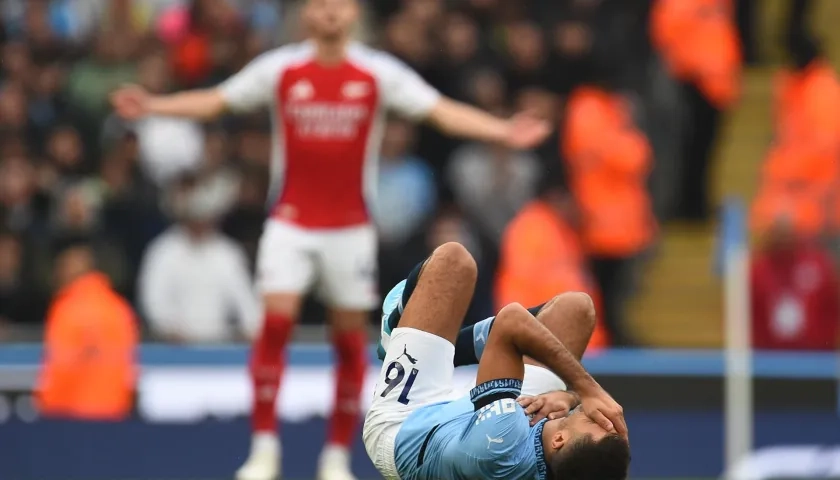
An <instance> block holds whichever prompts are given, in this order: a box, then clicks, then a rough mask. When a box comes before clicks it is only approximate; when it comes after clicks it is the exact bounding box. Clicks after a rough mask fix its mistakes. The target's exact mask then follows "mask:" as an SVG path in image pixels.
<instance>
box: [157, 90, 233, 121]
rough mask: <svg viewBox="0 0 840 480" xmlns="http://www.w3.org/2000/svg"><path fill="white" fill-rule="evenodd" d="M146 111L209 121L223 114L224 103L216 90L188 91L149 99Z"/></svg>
mask: <svg viewBox="0 0 840 480" xmlns="http://www.w3.org/2000/svg"><path fill="white" fill-rule="evenodd" d="M147 109H148V112H149V113H151V114H154V115H162V116H169V117H185V118H192V119H196V120H211V119H213V118H216V117H218V116H219V115H221V114H222V112H224V110H225V101H224V98H223V97H222V94H221V93H220V92H219V91H218V90H216V89H206V90H189V91H186V92H179V93H174V94H171V95H160V96H155V97H151V98H150V99H149V102H148V104H147Z"/></svg>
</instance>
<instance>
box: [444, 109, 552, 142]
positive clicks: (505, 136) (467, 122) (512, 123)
mask: <svg viewBox="0 0 840 480" xmlns="http://www.w3.org/2000/svg"><path fill="white" fill-rule="evenodd" d="M428 121H429V122H430V123H431V124H432V125H434V126H436V127H437V128H438V129H439V130H440V131H442V132H444V133H446V134H447V135H451V136H453V137H462V138H469V139H472V140H477V141H481V142H492V143H497V144H501V145H506V146H508V147H510V148H522V149H524V148H531V147H534V146H536V145H539V144H540V143H542V141H543V140H545V138H546V137H547V136H548V134H549V127H548V123H547V122H545V121H543V120H540V119H538V118H535V117H533V116H531V115H528V114H524V113H523V114H520V115H516V116H514V117H513V118H511V119H502V118H499V117H496V116H494V115H491V114H489V113H487V112H485V111H483V110H480V109H478V108H475V107H472V106H470V105H467V104H465V103H461V102H456V101H454V100H452V99H449V98H445V97H441V98H440V100H438V102H437V103H436V104H435V106H434V107H433V108H432V110H431V111H430V112H429V116H428Z"/></svg>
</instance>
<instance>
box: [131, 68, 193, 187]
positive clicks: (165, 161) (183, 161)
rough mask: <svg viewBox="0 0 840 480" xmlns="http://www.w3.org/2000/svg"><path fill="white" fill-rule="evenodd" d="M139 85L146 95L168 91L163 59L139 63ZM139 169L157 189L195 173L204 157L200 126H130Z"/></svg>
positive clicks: (171, 122)
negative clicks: (138, 153) (138, 149)
mask: <svg viewBox="0 0 840 480" xmlns="http://www.w3.org/2000/svg"><path fill="white" fill-rule="evenodd" d="M138 77H139V82H140V85H141V86H142V87H143V88H145V89H147V90H148V91H149V92H150V93H153V94H159V93H165V92H166V91H167V90H168V89H169V84H170V76H169V67H168V65H167V63H166V59H165V57H163V56H162V55H161V54H159V53H154V54H151V55H149V56H147V57H145V58H144V59H143V61H142V62H141V63H140V67H139V72H138ZM134 130H135V131H136V133H137V139H138V142H139V148H140V161H141V165H142V167H143V169H144V170H145V172H146V174H147V175H148V177H149V178H150V179H152V180H153V181H154V182H155V184H156V185H157V186H158V187H165V186H166V185H167V184H168V183H169V182H170V181H172V180H173V179H175V178H177V177H178V176H179V175H181V174H183V173H186V172H195V171H196V170H197V169H198V168H199V166H200V164H201V161H202V157H203V155H204V152H203V149H204V142H205V138H204V132H203V131H202V129H201V125H200V124H198V123H196V122H193V121H190V120H186V119H183V118H172V117H160V116H150V117H147V118H143V119H142V120H139V121H138V122H136V124H135V125H134Z"/></svg>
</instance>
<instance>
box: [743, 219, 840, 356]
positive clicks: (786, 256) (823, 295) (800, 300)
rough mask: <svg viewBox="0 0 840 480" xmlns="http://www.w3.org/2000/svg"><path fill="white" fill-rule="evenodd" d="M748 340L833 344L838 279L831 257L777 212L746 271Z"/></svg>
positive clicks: (785, 346)
mask: <svg viewBox="0 0 840 480" xmlns="http://www.w3.org/2000/svg"><path fill="white" fill-rule="evenodd" d="M750 283H751V287H750V294H751V307H752V328H753V345H754V347H755V348H760V349H772V350H829V351H832V350H835V349H836V348H837V347H838V338H840V337H838V333H840V328H838V327H839V326H840V298H838V296H840V282H838V278H837V273H836V272H835V267H834V265H833V263H832V260H831V257H830V256H829V254H828V253H827V252H825V251H823V250H822V249H821V248H820V247H818V246H817V245H816V244H815V243H814V242H812V241H808V240H806V239H803V238H801V237H799V236H797V234H796V231H795V229H794V226H793V224H792V222H791V219H790V218H787V217H779V218H777V219H776V221H775V222H774V223H773V224H772V226H771V227H770V229H769V230H768V231H767V232H766V234H765V236H764V244H763V245H762V246H761V248H760V249H759V250H758V252H757V253H756V255H755V257H754V258H753V260H752V267H751V271H750Z"/></svg>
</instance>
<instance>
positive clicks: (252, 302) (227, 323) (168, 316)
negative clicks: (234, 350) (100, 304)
mask: <svg viewBox="0 0 840 480" xmlns="http://www.w3.org/2000/svg"><path fill="white" fill-rule="evenodd" d="M212 195H213V191H212V190H211V189H207V188H205V187H204V186H202V185H193V184H192V182H183V183H181V184H180V185H178V187H177V188H176V189H175V190H174V191H173V192H172V198H171V202H172V203H171V208H172V212H173V214H174V216H175V217H176V218H177V219H178V224H176V225H175V226H173V227H171V228H169V229H168V230H167V231H165V232H164V233H163V234H161V235H160V236H159V237H158V238H156V239H155V240H154V241H152V243H151V245H149V248H148V251H147V252H146V256H145V258H144V259H143V264H142V267H141V271H140V278H139V281H138V283H139V287H138V288H139V291H138V295H139V299H140V305H141V307H142V310H143V312H144V313H145V315H146V319H147V320H148V322H149V324H150V326H151V329H152V332H153V333H154V335H155V336H156V337H158V338H160V339H163V340H166V341H169V342H177V343H207V342H230V341H233V340H236V339H241V338H243V337H251V336H252V335H254V334H255V333H256V330H257V329H258V327H259V317H260V307H259V305H258V303H257V297H256V292H255V291H254V290H253V288H252V281H251V278H250V275H249V272H248V262H247V259H246V257H245V254H244V252H243V251H242V250H241V248H240V247H239V246H238V245H237V244H236V243H234V242H233V241H232V240H231V239H229V238H227V237H225V236H224V235H222V234H221V233H219V232H218V231H217V229H216V226H215V222H216V219H217V218H218V216H219V215H220V213H221V212H220V209H219V205H218V202H216V201H215V200H214V199H213V198H212ZM234 319H235V320H237V321H238V323H239V325H240V328H239V330H238V332H239V335H237V334H236V333H235V332H237V330H235V329H234V328H233V325H232V324H231V321H232V320H234Z"/></svg>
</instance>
